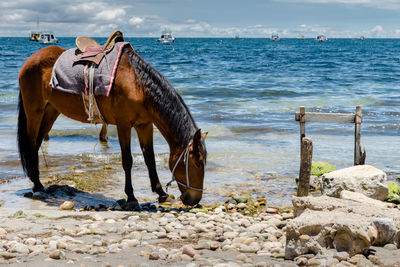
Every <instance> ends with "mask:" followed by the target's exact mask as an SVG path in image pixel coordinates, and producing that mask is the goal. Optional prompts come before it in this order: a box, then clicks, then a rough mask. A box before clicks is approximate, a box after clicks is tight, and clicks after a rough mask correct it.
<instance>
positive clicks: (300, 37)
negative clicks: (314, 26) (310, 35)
mask: <svg viewBox="0 0 400 267" xmlns="http://www.w3.org/2000/svg"><path fill="white" fill-rule="evenodd" d="M297 39H300V40H304V39H305V37H304V35H303V34H300V35H299V36H297Z"/></svg>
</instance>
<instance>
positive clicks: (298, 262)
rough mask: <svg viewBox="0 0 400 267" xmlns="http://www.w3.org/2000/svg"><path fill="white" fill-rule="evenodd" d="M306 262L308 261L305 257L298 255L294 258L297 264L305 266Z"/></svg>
mask: <svg viewBox="0 0 400 267" xmlns="http://www.w3.org/2000/svg"><path fill="white" fill-rule="evenodd" d="M307 263H308V259H307V258H304V257H298V258H297V259H296V264H297V265H298V266H306V265H307Z"/></svg>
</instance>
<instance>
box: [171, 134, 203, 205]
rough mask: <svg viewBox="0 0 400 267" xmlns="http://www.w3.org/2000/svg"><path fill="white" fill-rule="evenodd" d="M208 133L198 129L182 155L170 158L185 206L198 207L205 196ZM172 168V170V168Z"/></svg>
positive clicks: (173, 173) (172, 170)
mask: <svg viewBox="0 0 400 267" xmlns="http://www.w3.org/2000/svg"><path fill="white" fill-rule="evenodd" d="M206 136H207V132H206V133H201V130H200V129H198V130H197V131H196V133H195V134H194V136H193V138H192V140H191V141H190V142H189V144H188V146H187V147H186V148H184V149H183V151H182V152H181V154H180V155H179V156H178V157H176V156H172V155H171V157H170V161H169V165H170V169H171V172H172V175H173V177H175V180H176V182H177V184H178V187H179V190H180V191H181V196H180V199H181V201H182V203H183V204H185V205H190V206H193V205H196V204H198V203H199V202H200V200H201V197H202V195H203V181H204V171H205V165H206V158H207V150H206V145H205V139H206ZM171 167H172V168H171Z"/></svg>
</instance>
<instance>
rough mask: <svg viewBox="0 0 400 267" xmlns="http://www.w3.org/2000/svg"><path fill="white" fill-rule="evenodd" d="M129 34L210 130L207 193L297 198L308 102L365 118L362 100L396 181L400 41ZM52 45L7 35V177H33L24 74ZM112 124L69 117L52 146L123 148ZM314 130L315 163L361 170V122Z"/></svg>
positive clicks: (0, 147) (65, 41) (3, 103)
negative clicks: (27, 158)
mask: <svg viewBox="0 0 400 267" xmlns="http://www.w3.org/2000/svg"><path fill="white" fill-rule="evenodd" d="M96 40H97V41H98V42H99V43H104V42H105V41H106V39H105V38H97V39H96ZM126 40H127V41H129V42H131V44H132V46H133V48H134V49H135V51H136V52H137V53H138V54H139V55H140V56H141V57H142V58H143V59H144V60H145V61H147V62H148V63H150V64H151V65H152V66H153V67H154V68H156V69H157V70H159V71H160V72H161V73H162V74H163V75H164V76H165V77H166V78H167V79H168V80H169V81H170V82H171V83H172V85H173V86H174V87H175V88H176V90H177V91H178V92H179V93H180V94H181V95H182V97H183V99H184V101H185V102H186V104H187V105H188V107H189V109H190V111H191V112H192V114H193V117H194V118H195V121H196V123H197V125H198V126H199V128H201V129H202V131H208V137H207V140H206V143H207V150H208V159H207V172H206V176H205V188H206V190H207V189H208V191H206V192H207V193H206V195H205V199H206V200H207V199H208V200H210V199H211V200H212V199H213V198H214V197H215V194H217V191H218V190H224V192H225V193H227V192H230V191H232V192H234V191H235V190H236V188H238V187H246V186H248V187H249V188H251V187H254V188H255V189H257V190H258V191H261V192H265V194H266V195H267V196H269V198H270V201H271V203H275V202H276V203H278V204H290V195H291V194H292V193H293V192H294V191H295V189H296V185H295V182H294V178H295V177H297V175H298V171H299V160H300V157H299V124H298V122H296V121H295V112H296V111H299V107H300V106H305V108H306V111H312V112H330V113H336V112H339V113H342V112H343V113H354V112H355V107H356V106H357V105H360V106H362V112H363V123H362V128H361V144H362V146H363V147H365V149H366V152H367V157H366V163H367V164H370V165H373V166H375V167H377V168H380V169H382V170H384V171H386V172H387V173H388V174H390V175H391V176H390V177H395V176H396V175H397V174H398V173H400V151H399V149H400V137H399V132H400V39H366V40H363V41H362V40H358V39H329V40H328V41H327V42H323V43H318V42H316V41H315V40H314V39H305V40H299V39H281V40H280V41H279V42H272V41H270V40H269V39H265V38H258V39H250V38H249V39H247V38H242V39H239V40H236V39H228V38H227V39H224V38H177V39H176V40H175V42H174V43H173V44H171V45H162V44H160V43H157V42H156V38H126ZM58 45H59V46H61V47H64V48H72V47H74V38H59V44H58ZM43 47H44V45H41V44H39V43H35V42H30V41H29V40H28V38H0V179H9V178H22V177H24V176H23V173H22V170H21V167H20V165H19V161H18V149H17V143H16V125H17V100H18V71H19V69H20V68H21V66H22V64H23V63H24V61H25V60H26V59H27V58H28V57H29V56H30V55H31V54H33V53H34V52H36V51H37V50H39V49H41V48H43ZM100 128H101V126H94V125H89V124H82V123H79V122H75V121H72V120H70V119H68V118H66V117H63V116H60V117H59V119H58V120H57V121H56V123H55V124H54V127H53V130H52V132H51V133H50V136H51V139H50V141H49V142H48V143H47V144H46V153H48V155H52V156H58V157H60V158H63V157H73V156H76V155H80V154H82V153H90V154H91V155H92V156H93V157H98V158H99V160H104V158H107V155H111V154H112V155H113V154H116V153H119V144H118V139H117V135H116V130H115V127H114V126H110V139H109V143H108V145H107V146H106V147H104V146H101V145H100V144H99V142H98V139H97V132H98V131H99V130H100ZM132 133H133V137H132V153H133V154H134V155H135V156H136V158H138V159H139V161H138V163H137V165H138V166H139V167H138V170H136V171H133V177H134V180H135V179H136V180H141V181H145V182H144V183H148V180H147V179H148V178H147V171H146V168H145V166H144V162H143V160H142V159H141V156H140V155H141V152H140V148H139V145H138V141H137V138H136V136H135V133H134V131H132ZM306 135H307V136H309V137H311V138H312V140H313V144H314V155H313V161H327V162H329V163H331V164H332V165H334V167H336V168H343V167H349V166H352V164H353V153H354V125H353V124H334V123H307V124H306ZM154 142H155V152H156V154H157V155H156V156H157V160H158V161H157V162H158V165H159V166H158V168H159V174H160V179H161V181H162V182H163V183H166V182H167V181H168V180H169V178H170V175H171V174H170V172H169V170H168V169H167V164H166V161H167V158H168V152H169V149H168V146H167V144H166V142H165V140H164V139H163V138H162V136H161V135H160V134H159V133H158V132H157V131H156V133H155V141H154ZM41 160H43V159H41ZM59 162H60V161H59ZM59 164H62V163H59ZM68 167H71V166H69V165H68V163H65V168H68ZM121 169H122V168H121ZM121 175H123V173H122V172H121ZM135 177H136V178H135ZM27 185H28V184H27ZM134 185H135V181H134ZM29 186H30V185H29ZM121 190H122V189H121ZM140 190H141V189H140V188H138V187H135V191H140ZM145 190H147V191H148V190H149V189H148V188H146V189H145ZM0 200H1V199H0Z"/></svg>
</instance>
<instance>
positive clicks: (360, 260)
mask: <svg viewBox="0 0 400 267" xmlns="http://www.w3.org/2000/svg"><path fill="white" fill-rule="evenodd" d="M349 262H350V263H352V264H354V265H356V266H365V267H372V266H373V264H372V262H370V261H369V260H367V258H365V256H364V255H361V254H357V255H354V256H353V257H351V258H350V259H349Z"/></svg>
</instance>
